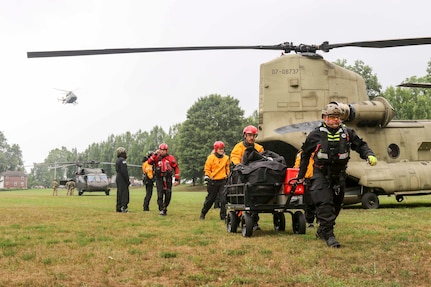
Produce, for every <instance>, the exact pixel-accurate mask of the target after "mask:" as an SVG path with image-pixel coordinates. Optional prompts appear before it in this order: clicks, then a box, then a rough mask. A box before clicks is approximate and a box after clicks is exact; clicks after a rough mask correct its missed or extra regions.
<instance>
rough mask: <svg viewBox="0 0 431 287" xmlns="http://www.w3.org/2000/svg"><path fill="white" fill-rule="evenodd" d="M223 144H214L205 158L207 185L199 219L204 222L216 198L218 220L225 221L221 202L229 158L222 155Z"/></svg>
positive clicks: (224, 212) (224, 207)
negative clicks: (218, 203)
mask: <svg viewBox="0 0 431 287" xmlns="http://www.w3.org/2000/svg"><path fill="white" fill-rule="evenodd" d="M224 148H225V144H224V142H222V141H216V142H215V143H214V150H213V151H212V153H211V154H210V155H209V156H208V157H207V160H206V161H205V166H204V173H205V177H204V182H205V183H206V184H207V192H208V194H207V196H206V198H205V201H204V204H203V207H202V211H201V215H200V217H199V218H200V219H201V220H204V219H205V215H206V214H207V213H208V211H209V210H210V209H211V206H212V205H213V203H214V201H215V200H216V198H217V196H219V197H220V198H221V200H220V219H221V220H225V219H226V205H225V202H224V200H223V196H222V192H223V188H224V185H225V184H226V179H227V177H228V175H229V173H230V168H229V157H228V156H227V155H226V154H225V153H224Z"/></svg>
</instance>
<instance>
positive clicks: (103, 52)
mask: <svg viewBox="0 0 431 287" xmlns="http://www.w3.org/2000/svg"><path fill="white" fill-rule="evenodd" d="M247 49H258V50H284V49H285V44H280V45H270V46H262V45H259V46H195V47H154V48H124V49H95V50H64V51H40V52H27V57H28V58H44V57H69V56H90V55H109V54H130V53H150V52H176V51H205V50H247ZM290 50H291V49H290ZM290 50H289V52H290Z"/></svg>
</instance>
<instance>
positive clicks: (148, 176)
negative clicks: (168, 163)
mask: <svg viewBox="0 0 431 287" xmlns="http://www.w3.org/2000/svg"><path fill="white" fill-rule="evenodd" d="M153 154H154V152H152V151H149V152H148V154H147V156H146V157H144V160H143V161H142V176H143V183H144V186H145V198H144V203H143V209H144V211H150V200H151V197H152V196H153V187H154V173H153V166H152V165H151V164H149V163H148V159H149V158H150V157H151V156H152V155H153Z"/></svg>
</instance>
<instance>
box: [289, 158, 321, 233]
mask: <svg viewBox="0 0 431 287" xmlns="http://www.w3.org/2000/svg"><path fill="white" fill-rule="evenodd" d="M301 154H302V150H300V151H299V152H298V153H297V154H296V159H295V165H294V166H293V167H294V168H299V164H300V162H301ZM313 164H314V160H313V154H311V157H310V161H309V163H308V166H307V172H306V173H305V179H304V189H305V190H304V197H303V198H304V205H305V221H306V222H307V226H308V227H309V228H314V219H316V206H315V205H314V202H313V199H312V198H311V194H310V179H311V177H312V176H313Z"/></svg>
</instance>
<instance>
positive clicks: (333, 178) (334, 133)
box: [298, 102, 377, 248]
mask: <svg viewBox="0 0 431 287" xmlns="http://www.w3.org/2000/svg"><path fill="white" fill-rule="evenodd" d="M342 114H343V111H342V109H341V108H340V106H339V105H338V103H337V102H331V103H329V104H328V105H326V106H325V107H324V108H323V110H322V119H323V122H322V123H321V124H320V126H318V127H317V128H315V129H314V130H313V131H312V132H310V134H309V135H308V136H307V138H306V140H305V142H304V144H303V145H302V155H301V163H300V166H299V173H298V182H304V177H305V174H306V172H307V169H308V165H309V162H310V159H311V156H312V155H313V160H314V164H313V176H312V177H311V181H310V192H311V197H312V199H313V202H314V204H315V205H316V214H317V220H318V221H319V228H318V229H317V233H316V237H317V238H319V239H322V240H324V241H326V244H327V245H328V246H329V247H334V248H338V247H340V246H341V244H340V243H339V242H338V241H337V239H336V238H335V235H334V225H335V220H336V219H337V217H338V215H339V213H340V210H341V206H342V203H343V199H344V190H345V188H346V178H347V174H346V169H347V164H348V162H349V159H350V150H351V149H352V150H354V151H356V152H357V153H359V156H360V157H361V158H362V159H366V160H367V162H368V164H370V165H371V166H374V165H376V164H377V158H376V157H375V155H374V153H373V151H372V150H371V149H370V148H369V147H368V145H367V143H366V142H365V141H363V140H362V139H361V138H360V137H359V136H358V135H357V134H356V132H355V131H354V130H353V129H351V128H348V127H346V126H345V125H343V124H342V122H341V115H342Z"/></svg>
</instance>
